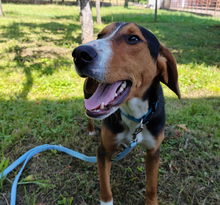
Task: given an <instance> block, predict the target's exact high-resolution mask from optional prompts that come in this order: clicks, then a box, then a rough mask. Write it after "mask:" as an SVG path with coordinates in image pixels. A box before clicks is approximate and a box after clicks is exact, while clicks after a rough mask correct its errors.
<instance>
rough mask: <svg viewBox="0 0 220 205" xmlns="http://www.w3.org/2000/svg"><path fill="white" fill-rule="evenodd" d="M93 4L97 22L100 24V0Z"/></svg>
mask: <svg viewBox="0 0 220 205" xmlns="http://www.w3.org/2000/svg"><path fill="white" fill-rule="evenodd" d="M95 4H96V14H97V19H96V20H97V24H101V23H102V20H101V13H100V0H96V1H95Z"/></svg>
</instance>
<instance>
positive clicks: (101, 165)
mask: <svg viewBox="0 0 220 205" xmlns="http://www.w3.org/2000/svg"><path fill="white" fill-rule="evenodd" d="M115 140H116V135H114V134H112V133H111V132H110V131H109V130H108V129H107V128H106V127H105V126H102V132H101V144H100V146H99V148H98V151H97V164H98V171H99V180H100V191H101V205H113V197H112V192H111V187H110V171H111V157H112V154H113V153H114V152H115V151H116V148H117V144H116V141H115Z"/></svg>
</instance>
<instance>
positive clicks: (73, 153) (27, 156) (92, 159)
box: [0, 141, 137, 205]
mask: <svg viewBox="0 0 220 205" xmlns="http://www.w3.org/2000/svg"><path fill="white" fill-rule="evenodd" d="M136 145H137V141H132V142H131V143H130V145H129V146H127V147H126V149H125V150H124V151H123V152H122V153H120V154H119V156H118V157H117V158H116V159H114V160H112V161H118V160H120V159H122V158H123V157H125V156H126V155H127V154H128V153H129V152H130V151H131V150H132V149H133V148H134V147H135V146H136ZM52 149H53V150H58V151H61V152H65V153H66V154H69V155H71V156H73V157H75V158H78V159H81V160H83V161H85V162H92V163H96V162H97V158H96V157H88V156H86V155H84V154H81V153H79V152H76V151H73V150H71V149H68V148H66V147H63V146H61V145H48V144H44V145H41V146H38V147H35V148H33V149H31V150H29V151H28V152H26V153H25V154H24V155H22V156H21V157H20V158H18V159H17V160H16V161H15V162H13V163H12V164H11V165H10V166H9V167H8V168H6V169H5V171H4V172H3V174H1V175H0V178H1V177H2V178H3V177H5V176H6V175H7V174H8V173H9V172H11V171H12V170H13V169H14V168H15V167H17V166H18V165H19V164H21V163H22V162H23V161H25V162H24V164H23V166H22V168H21V170H20V171H19V173H18V174H17V176H16V177H15V180H14V182H13V184H12V188H11V203H10V204H11V205H15V204H16V192H17V184H18V180H19V178H20V176H21V173H22V171H23V169H24V167H25V166H26V164H27V163H28V161H29V160H30V159H31V158H32V157H33V156H34V155H36V154H38V153H40V152H43V151H46V150H52Z"/></svg>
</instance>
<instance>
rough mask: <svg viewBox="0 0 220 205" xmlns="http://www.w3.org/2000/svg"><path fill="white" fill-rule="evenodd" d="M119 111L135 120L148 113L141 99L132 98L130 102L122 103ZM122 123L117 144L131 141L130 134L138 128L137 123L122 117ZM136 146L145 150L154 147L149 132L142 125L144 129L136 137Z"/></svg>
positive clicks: (145, 103)
mask: <svg viewBox="0 0 220 205" xmlns="http://www.w3.org/2000/svg"><path fill="white" fill-rule="evenodd" d="M120 109H121V110H122V111H123V112H124V113H125V114H126V115H130V116H133V117H135V118H140V117H142V116H143V115H144V114H146V113H147V112H148V102H147V101H142V100H141V99H138V98H134V99H132V100H131V101H127V102H126V103H124V104H123V105H122V106H121V107H120ZM122 121H123V123H124V126H125V130H124V132H123V133H120V134H118V135H117V143H118V144H121V143H128V142H130V141H131V140H132V137H133V136H132V133H133V132H134V130H135V129H136V128H137V127H138V126H139V124H140V123H137V122H135V121H133V120H130V119H128V118H127V117H125V116H124V115H122ZM136 137H137V139H138V144H141V145H142V146H143V147H144V148H146V149H152V148H154V147H155V140H154V137H153V136H152V135H151V133H150V132H149V130H148V129H147V128H146V126H145V125H144V129H143V131H142V132H141V133H139V134H138V135H137V136H136Z"/></svg>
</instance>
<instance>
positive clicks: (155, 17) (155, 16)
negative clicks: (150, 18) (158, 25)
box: [154, 0, 157, 22]
mask: <svg viewBox="0 0 220 205" xmlns="http://www.w3.org/2000/svg"><path fill="white" fill-rule="evenodd" d="M154 22H157V0H155V14H154Z"/></svg>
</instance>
